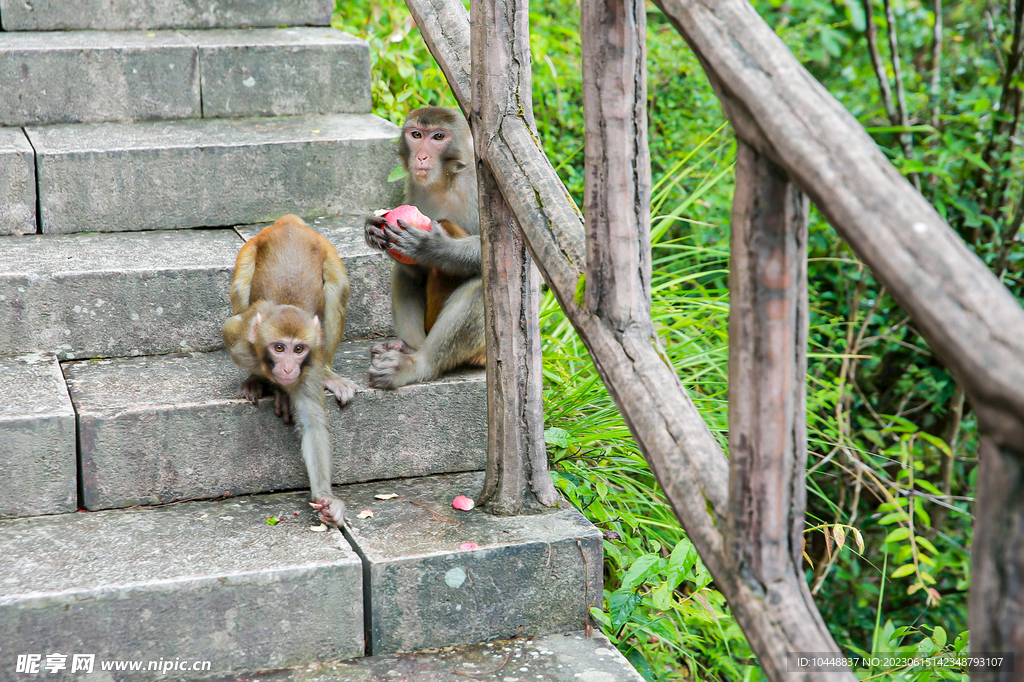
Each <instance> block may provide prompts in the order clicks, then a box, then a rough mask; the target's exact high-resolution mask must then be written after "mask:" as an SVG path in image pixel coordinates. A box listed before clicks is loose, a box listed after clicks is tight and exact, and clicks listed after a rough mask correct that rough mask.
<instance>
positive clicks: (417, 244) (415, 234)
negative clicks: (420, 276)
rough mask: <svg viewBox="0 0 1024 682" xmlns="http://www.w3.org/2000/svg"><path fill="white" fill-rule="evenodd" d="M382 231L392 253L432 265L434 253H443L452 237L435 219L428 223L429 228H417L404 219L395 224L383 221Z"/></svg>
mask: <svg viewBox="0 0 1024 682" xmlns="http://www.w3.org/2000/svg"><path fill="white" fill-rule="evenodd" d="M384 233H385V236H386V238H387V241H388V244H390V246H389V250H390V251H391V253H392V254H395V255H398V256H405V257H406V258H408V259H410V260H412V261H415V262H417V263H422V264H426V265H432V264H433V260H434V255H435V254H439V253H443V251H444V249H445V246H446V244H447V242H449V241H451V239H452V238H451V237H449V236H448V233H447V232H445V230H444V228H443V227H441V224H440V223H438V222H437V221H432V222H431V223H430V229H429V230H418V229H416V228H415V227H413V226H412V225H410V224H409V223H407V222H405V221H404V220H399V221H398V225H397V226H394V225H391V224H388V223H385V225H384Z"/></svg>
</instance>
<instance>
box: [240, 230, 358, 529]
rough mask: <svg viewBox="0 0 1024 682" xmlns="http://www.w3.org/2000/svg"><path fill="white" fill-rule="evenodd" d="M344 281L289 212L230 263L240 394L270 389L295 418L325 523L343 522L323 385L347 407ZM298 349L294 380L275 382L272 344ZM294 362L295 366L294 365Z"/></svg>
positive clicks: (324, 246) (325, 245) (329, 249)
mask: <svg viewBox="0 0 1024 682" xmlns="http://www.w3.org/2000/svg"><path fill="white" fill-rule="evenodd" d="M348 298H349V283H348V277H347V276H346V274H345V267H344V266H343V265H342V263H341V259H339V258H338V254H337V252H336V251H335V250H334V247H333V246H331V244H330V242H328V241H327V240H326V239H324V238H323V237H322V236H321V235H319V234H317V233H316V232H314V231H313V230H311V229H310V228H309V227H307V226H306V224H305V223H304V222H302V220H301V219H299V218H297V217H296V216H293V215H286V216H283V217H282V218H281V219H280V220H278V221H277V222H276V223H274V224H273V225H271V226H269V227H266V228H264V229H263V230H262V231H260V233H259V234H258V235H256V236H255V237H253V238H252V239H250V240H249V241H248V242H247V243H246V244H245V245H244V246H243V247H242V249H241V250H240V251H239V252H238V257H237V258H236V259H235V274H234V278H233V280H232V282H231V305H232V308H233V309H234V312H235V315H234V317H232V318H230V319H229V320H228V321H227V322H226V323H225V324H224V329H223V336H224V345H225V347H226V348H227V349H228V353H229V354H230V355H231V359H232V360H234V361H235V363H236V364H237V365H238V366H239V367H241V368H242V369H245V370H247V371H248V372H249V373H250V374H249V378H248V379H246V380H245V381H244V382H243V383H242V393H243V395H244V396H245V397H246V398H247V399H249V400H251V401H252V402H254V403H255V402H256V401H257V400H258V399H259V398H260V397H261V396H262V395H263V394H264V392H265V389H266V387H267V385H268V384H269V385H270V386H272V387H273V388H274V390H275V398H276V409H277V411H278V414H279V415H281V416H282V417H283V418H284V419H285V421H286V422H287V421H290V420H291V417H292V413H293V408H294V416H295V418H296V421H297V422H298V427H299V430H300V433H301V438H302V455H303V459H304V460H305V462H306V469H307V471H308V472H309V479H310V490H311V495H312V498H313V505H314V507H316V508H317V509H319V510H320V511H321V514H322V518H323V519H324V521H326V522H328V523H331V524H332V525H335V526H337V525H340V524H341V523H342V522H343V519H344V505H342V503H341V501H340V500H338V499H337V498H336V497H334V495H333V494H332V492H331V446H330V438H329V434H328V433H327V412H326V403H325V400H324V388H327V389H328V390H330V391H331V392H332V393H333V394H334V396H335V398H337V400H338V402H339V403H341V404H345V403H346V402H348V401H349V400H351V399H352V397H353V395H354V394H355V386H354V384H352V382H350V381H348V380H346V379H342V378H341V377H339V376H338V375H337V374H335V373H334V372H333V371H332V370H331V362H332V361H333V360H334V354H335V351H337V349H338V344H339V343H340V342H341V337H342V334H343V332H344V329H345V307H346V305H347V304H348ZM275 345H279V346H281V348H285V349H287V352H291V349H292V348H294V349H296V351H297V349H299V348H302V353H301V354H298V356H299V357H302V358H303V359H302V361H301V365H300V366H299V367H300V370H299V371H300V374H299V378H298V379H297V380H292V379H291V378H290V377H283V378H282V379H281V381H286V380H287V381H291V382H292V383H288V384H286V385H283V384H282V383H281V382H279V381H277V380H276V379H275V374H274V368H275V360H274V359H273V358H272V357H271V354H270V350H271V347H272V346H275ZM294 366H295V365H293V367H294Z"/></svg>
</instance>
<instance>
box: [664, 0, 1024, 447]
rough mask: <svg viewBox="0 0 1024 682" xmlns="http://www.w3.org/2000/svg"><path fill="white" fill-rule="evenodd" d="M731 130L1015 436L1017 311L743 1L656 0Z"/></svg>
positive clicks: (996, 431)
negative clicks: (785, 181)
mask: <svg viewBox="0 0 1024 682" xmlns="http://www.w3.org/2000/svg"><path fill="white" fill-rule="evenodd" d="M655 4H657V5H658V6H659V7H660V8H661V9H662V11H663V12H664V13H665V15H666V16H667V17H668V18H669V20H670V21H671V22H672V23H673V25H675V26H676V28H677V29H678V30H679V32H680V33H681V34H682V36H683V37H684V38H685V39H686V41H687V42H688V43H689V45H690V47H691V48H692V49H693V50H694V52H695V53H696V54H697V56H698V58H699V59H700V60H701V63H702V64H703V65H704V68H705V71H707V73H708V76H709V78H710V80H711V83H712V85H713V86H714V87H715V90H716V93H717V94H718V95H719V99H720V100H721V102H722V107H723V109H724V110H725V113H726V115H727V116H728V117H729V120H730V122H731V123H732V125H733V127H734V128H735V130H736V133H737V135H738V136H739V137H741V138H742V139H743V140H745V141H746V142H748V143H749V144H750V145H752V146H753V147H755V148H756V149H757V150H758V151H759V152H760V153H762V154H765V155H766V156H768V157H769V158H771V159H772V160H773V161H775V163H777V164H778V165H779V166H780V167H782V168H783V169H784V170H785V171H786V173H787V174H788V175H789V177H790V178H792V179H793V181H794V182H795V183H797V185H799V187H800V188H801V189H802V190H803V191H804V192H806V193H807V195H808V196H809V197H810V198H811V199H812V200H813V201H814V204H815V206H817V207H818V209H819V210H820V211H821V212H822V213H823V214H824V215H825V217H826V218H828V221H829V222H830V223H831V224H832V225H833V227H835V229H836V231H837V232H839V234H840V236H842V237H843V239H845V240H846V242H847V243H848V244H849V245H850V246H851V247H852V248H853V250H854V251H856V252H857V254H858V255H859V256H860V257H861V258H862V259H863V260H864V262H866V263H867V264H868V265H869V266H870V267H871V269H872V272H873V273H874V275H875V276H876V277H877V278H878V279H879V281H881V282H882V283H883V284H885V286H886V288H887V289H888V290H889V291H890V292H891V293H892V295H893V297H894V298H895V299H896V300H897V301H898V302H899V304H900V305H901V306H903V308H904V309H905V310H906V311H907V312H908V313H909V314H910V316H911V318H913V320H914V324H915V326H916V327H917V329H918V330H919V331H920V332H921V334H922V335H923V336H924V337H925V339H927V341H928V344H929V345H930V346H931V348H932V349H933V350H934V351H935V353H936V354H937V355H938V356H939V358H940V359H941V360H942V362H943V363H944V364H945V365H946V366H947V367H949V368H950V370H951V371H952V372H953V373H954V374H955V375H956V378H957V381H958V382H959V383H960V385H961V386H963V387H964V390H965V391H966V392H967V395H968V397H969V398H970V399H971V404H972V406H973V407H974V409H975V411H976V412H977V414H978V417H979V420H980V422H981V424H982V428H983V430H984V431H985V432H986V433H987V434H988V435H989V436H990V437H991V438H993V440H994V441H995V442H996V443H997V444H998V445H1000V446H1008V447H1013V446H1015V445H1016V444H1020V443H1024V308H1022V307H1021V305H1020V303H1019V302H1018V301H1017V300H1016V299H1014V297H1013V295H1012V294H1011V293H1010V292H1009V291H1008V290H1007V289H1006V288H1005V287H1004V286H1003V285H1002V284H1001V283H1000V282H999V280H998V279H997V278H996V277H995V276H994V275H993V274H992V273H991V272H990V271H989V269H988V268H987V267H986V266H985V264H984V263H983V262H982V261H981V259H979V258H978V257H977V256H976V255H975V254H974V253H973V252H971V250H970V249H969V248H968V247H967V246H966V245H965V244H964V242H963V240H961V239H960V238H959V237H958V236H957V234H956V233H955V232H954V231H953V229H952V228H951V227H950V226H949V225H948V224H947V223H946V222H945V221H944V220H943V219H942V217H941V216H940V215H939V214H938V212H937V211H936V210H935V209H934V208H933V207H932V206H931V205H930V204H929V203H928V202H927V201H926V200H925V199H924V197H922V196H921V195H920V193H918V192H917V191H916V190H915V189H914V188H913V186H911V184H910V183H909V182H908V181H907V180H906V179H905V178H904V177H903V176H902V175H900V173H899V172H898V171H897V170H896V169H895V168H893V167H892V164H890V163H889V161H888V160H887V159H886V158H885V156H884V155H883V154H882V152H881V150H879V149H878V146H877V145H876V144H875V142H874V140H872V139H871V137H870V136H869V135H868V134H867V132H865V130H864V128H863V127H862V126H861V125H860V124H859V123H858V122H857V120H856V119H855V118H854V117H853V116H852V115H850V113H849V112H848V111H846V109H845V108H844V107H843V106H842V105H841V104H839V102H837V101H836V100H835V98H833V97H832V96H831V95H830V94H829V93H828V91H827V90H825V88H824V87H822V85H821V84H820V83H818V82H817V81H816V80H815V79H814V77H813V76H811V75H810V74H809V73H808V72H807V70H806V69H804V68H803V66H802V65H801V64H800V63H799V62H798V61H797V59H796V57H794V56H793V54H792V53H791V52H790V51H789V49H788V48H787V47H786V45H785V44H784V43H783V42H782V39H781V38H779V37H778V36H777V35H776V34H775V32H774V31H772V29H771V27H770V26H768V24H767V23H765V21H764V20H763V19H761V17H760V16H758V14H757V12H756V11H755V10H754V8H753V7H752V6H751V5H750V3H749V2H747V0H655Z"/></svg>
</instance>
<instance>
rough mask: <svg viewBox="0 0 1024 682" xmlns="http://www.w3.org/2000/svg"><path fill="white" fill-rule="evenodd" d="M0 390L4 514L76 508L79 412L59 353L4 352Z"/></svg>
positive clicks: (0, 473)
mask: <svg viewBox="0 0 1024 682" xmlns="http://www.w3.org/2000/svg"><path fill="white" fill-rule="evenodd" d="M0 395H2V396H3V398H2V399H0V517H4V516H30V515H36V514H57V513H61V512H71V511H75V510H76V509H77V508H78V486H77V480H78V477H77V472H76V469H77V467H76V465H75V412H74V410H73V409H72V407H71V399H70V398H69V397H68V389H67V386H65V384H64V377H63V376H62V375H61V372H60V366H59V365H58V364H57V359H56V358H54V357H53V356H41V355H28V356H21V357H6V358H0ZM0 646H2V645H0Z"/></svg>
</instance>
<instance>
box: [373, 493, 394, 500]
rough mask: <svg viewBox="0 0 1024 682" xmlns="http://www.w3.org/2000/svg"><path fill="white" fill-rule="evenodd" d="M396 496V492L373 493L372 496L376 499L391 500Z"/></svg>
mask: <svg viewBox="0 0 1024 682" xmlns="http://www.w3.org/2000/svg"><path fill="white" fill-rule="evenodd" d="M396 497H398V495H397V494H396V493H381V494H379V495H374V498H375V499H378V500H393V499H395V498H396Z"/></svg>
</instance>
